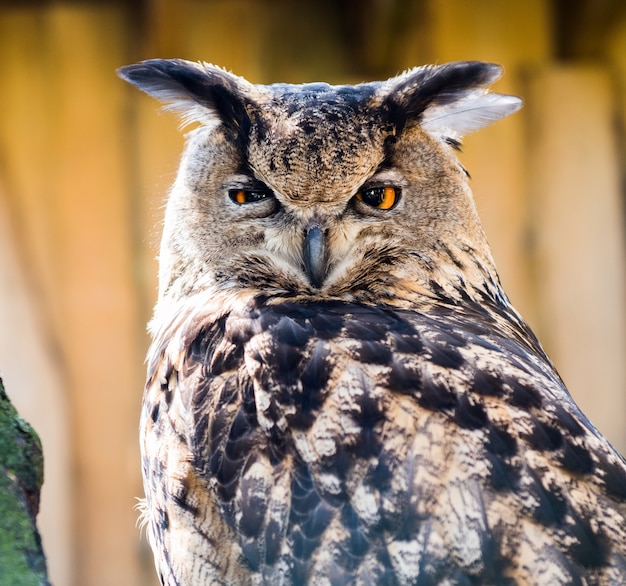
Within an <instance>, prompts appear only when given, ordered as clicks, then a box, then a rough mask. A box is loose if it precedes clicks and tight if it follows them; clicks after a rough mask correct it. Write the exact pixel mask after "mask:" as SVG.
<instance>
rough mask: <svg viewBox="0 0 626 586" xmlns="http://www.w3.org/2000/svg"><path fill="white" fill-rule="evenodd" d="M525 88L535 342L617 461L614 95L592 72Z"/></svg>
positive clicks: (623, 265)
mask: <svg viewBox="0 0 626 586" xmlns="http://www.w3.org/2000/svg"><path fill="white" fill-rule="evenodd" d="M531 87H532V93H531V97H530V99H529V102H531V103H532V110H531V114H532V127H531V136H532V144H533V148H532V150H531V153H530V154H531V162H532V165H531V173H530V175H531V176H532V180H533V194H534V210H535V216H534V221H535V232H536V244H537V260H538V265H537V282H538V287H539V291H540V302H541V319H542V323H543V327H542V330H543V331H544V341H545V344H546V347H547V350H548V353H549V354H550V355H551V356H552V358H553V360H554V362H555V363H556V366H557V368H558V369H559V371H560V372H561V374H562V376H563V378H564V380H565V382H566V383H567V384H568V385H569V387H570V390H571V392H572V395H573V396H574V398H575V400H576V401H577V402H578V403H579V405H580V406H581V408H582V409H583V411H584V412H585V413H586V414H587V415H588V416H589V418H590V419H591V421H592V422H593V423H594V424H595V425H597V426H598V428H599V429H600V430H601V431H602V432H603V433H605V434H606V435H607V436H608V438H609V439H610V440H611V441H612V442H613V443H614V444H615V445H616V446H617V447H618V449H620V450H622V452H626V360H625V359H624V357H625V356H626V308H625V305H624V304H625V302H626V274H625V271H626V255H625V248H624V244H625V243H624V215H623V212H624V210H623V202H622V197H621V190H620V187H621V186H620V169H619V162H618V156H617V141H616V136H615V134H614V129H615V126H614V123H613V122H614V99H613V97H614V94H613V89H614V88H613V85H612V84H611V80H610V77H609V75H608V74H607V72H606V71H605V70H604V69H602V68H601V67H599V66H598V67H591V66H590V67H584V66H579V67H574V66H572V67H551V68H546V69H545V70H544V71H543V72H542V73H540V74H538V75H537V76H536V77H535V78H534V80H533V83H532V86H531Z"/></svg>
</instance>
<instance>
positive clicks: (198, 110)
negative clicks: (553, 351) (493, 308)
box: [119, 60, 521, 305]
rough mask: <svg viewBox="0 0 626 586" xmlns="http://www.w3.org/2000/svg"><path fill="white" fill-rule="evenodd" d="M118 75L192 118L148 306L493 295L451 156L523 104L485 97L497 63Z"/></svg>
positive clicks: (181, 69)
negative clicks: (253, 79)
mask: <svg viewBox="0 0 626 586" xmlns="http://www.w3.org/2000/svg"><path fill="white" fill-rule="evenodd" d="M119 73H120V75H121V77H123V78H124V79H126V80H127V81H129V82H130V83H132V84H134V85H135V86H137V87H138V88H139V89H141V90H143V91H145V92H146V93H148V94H150V95H152V96H155V97H156V98H158V99H159V100H161V101H164V102H166V103H167V104H168V107H169V108H171V109H174V110H177V111H179V112H181V113H182V115H183V118H184V120H185V121H186V122H196V123H199V125H198V126H197V128H196V129H195V130H193V131H192V132H191V133H190V134H189V138H188V142H187V147H186V149H185V153H184V155H183V157H182V161H181V166H180V171H179V174H178V177H177V179H176V182H175V184H174V186H173V189H172V191H171V194H170V197H169V201H168V205H167V211H166V218H165V226H164V234H163V242H162V247H161V254H160V262H161V268H160V295H161V298H163V297H171V298H179V297H183V296H187V295H190V294H193V293H196V292H198V291H207V292H209V293H210V292H214V293H218V292H220V291H235V292H240V291H250V292H253V293H263V294H266V295H268V296H271V295H279V296H284V295H286V296H290V297H294V296H296V297H297V296H304V297H312V298H342V299H350V300H357V301H363V302H377V303H380V302H388V303H392V304H396V305H398V304H399V305H410V304H411V303H412V302H413V301H415V299H416V297H423V296H427V297H442V296H443V297H446V298H458V299H462V298H464V297H466V296H467V295H470V296H474V295H480V296H481V297H482V296H484V295H485V294H487V295H489V296H491V297H493V298H497V297H498V295H499V294H500V290H499V285H498V278H497V274H496V272H495V268H494V266H493V261H492V258H491V254H490V251H489V248H488V246H487V243H486V241H485V237H484V235H483V232H482V229H481V227H480V223H479V220H478V217H477V214H476V210H475V206H474V203H473V200H472V196H471V193H470V191H469V188H468V183H467V181H468V180H467V173H466V172H465V170H464V169H463V167H462V166H461V165H460V163H459V162H458V161H457V159H456V157H455V155H454V150H455V148H457V147H458V145H459V140H460V138H461V137H462V136H463V135H464V134H466V133H468V132H471V131H474V130H477V129H478V128H481V127H483V126H485V125H487V124H489V123H491V122H493V121H495V120H497V119H499V118H502V117H504V116H506V115H508V114H510V113H512V112H514V111H516V110H517V109H518V108H519V107H520V105H521V101H520V100H519V99H518V98H515V97H512V96H506V95H500V94H493V93H489V92H488V91H487V89H486V88H487V87H488V86H489V85H490V84H491V83H492V82H493V81H495V80H496V79H497V78H498V77H499V75H500V73H501V68H500V67H498V66H496V65H492V64H487V63H481V62H458V63H450V64H446V65H440V66H426V67H420V68H416V69H412V70H410V71H407V72H405V73H403V74H402V75H399V76H397V77H394V78H392V79H389V80H388V81H384V82H376V83H365V84H360V85H355V86H348V85H346V86H330V85H327V84H324V83H311V84H304V85H286V84H276V85H268V86H262V85H253V84H251V83H249V82H247V81H246V80H244V79H242V78H240V77H237V76H235V75H233V74H230V73H228V72H226V71H224V70H222V69H220V68H218V67H214V66H212V65H207V64H199V63H191V62H188V61H182V60H151V61H145V62H143V63H139V64H137V65H130V66H128V67H123V68H122V69H121V70H120V72H119Z"/></svg>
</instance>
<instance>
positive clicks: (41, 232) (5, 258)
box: [0, 7, 75, 585]
mask: <svg viewBox="0 0 626 586" xmlns="http://www.w3.org/2000/svg"><path fill="white" fill-rule="evenodd" d="M44 39H45V19H44V18H43V17H42V12H41V10H37V9H35V8H32V7H31V8H13V9H11V10H3V11H2V12H0V62H2V64H3V71H2V92H0V113H1V114H0V153H1V157H2V166H1V168H0V183H1V185H0V188H1V190H0V240H1V242H0V324H1V327H0V374H1V375H2V376H3V377H4V378H5V382H6V386H7V389H8V392H9V393H10V395H11V398H12V400H13V401H14V403H15V405H16V407H17V408H18V410H19V411H20V413H21V414H22V415H23V416H24V417H25V418H26V419H27V420H28V421H29V422H30V423H31V424H32V425H33V426H34V427H35V429H36V430H37V432H38V433H39V435H40V437H41V440H42V443H43V448H44V455H45V460H44V469H45V470H44V476H45V482H44V485H43V489H42V492H41V512H40V515H39V519H38V523H39V527H40V532H41V536H42V541H43V545H44V550H45V553H46V556H47V563H48V570H49V576H50V579H51V581H52V582H53V583H54V584H68V585H71V584H73V580H72V574H73V537H72V529H73V525H74V523H73V507H72V504H73V502H74V497H75V493H74V487H73V483H72V479H71V476H70V471H71V470H72V466H71V459H72V454H71V441H70V439H71V438H70V429H71V425H70V423H69V419H70V413H69V400H68V399H69V397H68V390H67V381H66V380H65V378H64V372H63V368H62V364H61V362H60V361H59V355H58V346H57V345H58V343H59V338H58V336H57V332H58V328H59V324H60V323H61V316H60V306H61V303H60V291H59V289H58V288H57V284H56V273H55V269H56V262H55V250H56V249H55V246H54V241H53V239H52V236H51V235H52V229H53V227H52V225H51V222H50V217H51V209H52V207H53V205H54V203H53V198H52V193H51V191H50V189H49V180H50V166H49V157H48V153H49V151H50V149H51V144H50V124H49V117H48V111H47V95H48V92H49V91H50V80H49V79H48V70H47V68H46V60H45V57H46V46H45V40H44ZM52 148H53V147H52Z"/></svg>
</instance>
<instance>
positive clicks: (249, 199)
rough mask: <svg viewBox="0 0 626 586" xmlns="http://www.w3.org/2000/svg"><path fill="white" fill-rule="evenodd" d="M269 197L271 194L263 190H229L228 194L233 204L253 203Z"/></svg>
mask: <svg viewBox="0 0 626 586" xmlns="http://www.w3.org/2000/svg"><path fill="white" fill-rule="evenodd" d="M271 195H272V194H271V192H269V191H266V190H263V189H231V190H230V191H229V192H228V197H230V199H231V200H232V201H234V202H235V203H255V202H257V201H261V200H263V199H267V198H268V197H271Z"/></svg>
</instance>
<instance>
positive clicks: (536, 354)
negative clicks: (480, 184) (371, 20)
mask: <svg viewBox="0 0 626 586" xmlns="http://www.w3.org/2000/svg"><path fill="white" fill-rule="evenodd" d="M500 73H501V68H500V67H499V66H497V65H493V64H488V63H482V62H472V61H470V62H455V63H449V64H444V65H438V66H425V67H419V68H416V69H412V70H409V71H406V72H405V73H403V74H401V75H399V76H397V77H394V78H392V79H389V80H387V81H383V82H375V83H363V84H360V85H342V86H331V85H328V84H325V83H310V84H304V85H289V84H275V85H267V86H264V85H253V84H251V83H249V82H247V81H246V80H244V79H243V78H241V77H238V76H236V75H233V74H231V73H229V72H226V71H224V70H223V69H220V68H218V67H215V66H212V65H208V64H205V63H191V62H188V61H183V60H150V61H145V62H142V63H139V64H136V65H130V66H127V67H123V68H122V69H121V70H120V75H121V77H122V78H124V79H125V80H127V81H129V82H130V83H131V84H134V85H135V86H137V87H138V88H139V89H140V90H143V91H144V92H146V93H148V94H150V95H152V96H154V97H156V98H157V99H159V100H161V101H162V102H165V104H166V105H167V106H166V107H167V108H169V109H171V110H175V111H178V112H179V113H180V114H181V115H182V117H183V120H184V122H185V123H195V125H194V129H193V130H192V131H191V132H190V133H189V135H188V139H187V143H186V148H185V151H184V154H183V156H182V160H181V164H180V170H179V173H178V176H177V178H176V180H175V183H174V185H173V188H172V190H171V193H170V195H169V199H168V203H167V207H166V212H165V221H164V229H163V238H162V245H161V250H160V266H159V297H158V301H157V304H156V307H155V311H154V317H153V319H152V321H151V325H150V331H151V334H152V345H151V348H150V350H149V355H148V373H147V383H146V387H145V393H144V399H143V410H142V416H141V424H140V428H141V450H142V461H143V479H144V486H145V493H146V499H145V504H144V511H143V518H144V521H145V523H146V526H147V535H148V538H149V541H150V543H151V546H152V549H153V551H154V557H155V561H156V568H157V572H158V575H159V577H160V580H161V583H162V584H164V585H168V586H174V585H177V586H182V585H203V584H222V585H232V584H237V585H265V584H266V585H271V586H281V585H300V584H315V585H322V586H326V585H328V586H330V585H332V586H338V585H348V584H350V585H352V584H354V585H363V586H365V585H394V586H395V585H398V586H399V585H403V586H405V585H429V584H447V585H469V584H474V585H477V584H484V585H502V584H520V585H521V584H550V585H565V584H568V585H570V584H579V585H583V584H586V585H591V584H598V585H600V584H607V585H608V584H615V585H617V584H624V583H626V462H625V461H624V459H622V457H621V456H620V455H619V454H618V453H617V452H616V450H615V449H614V448H612V447H611V445H610V444H609V443H608V442H607V440H606V439H605V438H604V437H603V436H602V435H601V434H600V433H599V432H598V431H597V430H596V429H595V428H594V427H593V425H592V424H591V423H590V422H589V420H588V419H587V418H586V417H585V416H584V415H583V414H582V413H581V411H580V410H579V409H578V407H577V406H576V404H575V403H574V402H573V400H572V398H571V397H570V395H569V393H568V391H567V389H566V387H565V386H564V384H563V382H562V380H561V379H560V377H559V375H558V374H557V372H556V370H555V368H554V366H553V365H552V364H551V362H550V360H549V359H548V357H547V356H546V354H545V353H544V351H543V349H542V347H541V345H540V344H539V342H538V341H537V339H536V337H535V336H534V335H533V333H532V331H531V330H530V329H529V327H528V326H527V325H526V323H525V322H524V321H523V320H522V318H521V317H520V316H519V314H518V313H517V312H516V311H515V309H514V308H513V307H512V306H511V303H510V302H509V300H508V298H507V296H506V295H505V293H504V292H503V290H502V287H501V284H500V281H499V278H498V273H497V272H496V268H495V266H494V261H493V258H492V255H491V252H490V249H489V246H488V244H487V241H486V238H485V235H484V233H483V230H482V228H481V224H480V221H479V218H478V215H477V212H476V208H475V204H474V202H473V199H472V195H471V192H470V188H469V186H468V180H469V179H468V174H467V172H466V171H465V169H464V168H463V167H462V166H461V164H460V163H459V161H458V160H457V158H456V155H455V150H457V149H458V148H459V145H460V140H461V138H462V137H463V135H465V134H467V133H469V132H471V131H474V130H477V129H479V128H481V127H483V126H486V125H487V124H489V123H491V122H494V121H496V120H498V119H499V118H502V117H504V116H507V115H508V114H511V113H513V112H514V111H516V110H517V109H518V108H519V107H520V105H521V101H520V100H519V99H518V98H516V97H512V96H506V95H500V94H497V93H491V92H489V89H488V88H489V86H490V85H491V84H492V82H494V81H495V80H496V79H497V78H498V77H499V75H500Z"/></svg>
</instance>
